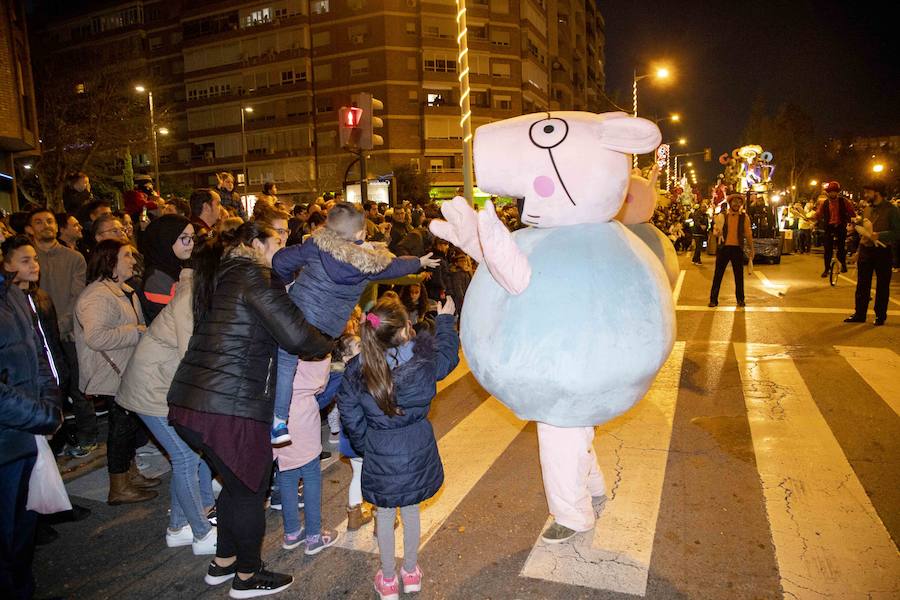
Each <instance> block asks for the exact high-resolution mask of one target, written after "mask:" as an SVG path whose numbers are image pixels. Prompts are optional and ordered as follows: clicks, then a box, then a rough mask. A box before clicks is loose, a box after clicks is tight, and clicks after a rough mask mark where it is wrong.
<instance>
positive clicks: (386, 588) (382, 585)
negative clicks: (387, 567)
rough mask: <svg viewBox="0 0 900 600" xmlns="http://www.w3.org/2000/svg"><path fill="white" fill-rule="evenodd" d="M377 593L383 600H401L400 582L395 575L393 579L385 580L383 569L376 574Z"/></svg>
mask: <svg viewBox="0 0 900 600" xmlns="http://www.w3.org/2000/svg"><path fill="white" fill-rule="evenodd" d="M375 591H376V592H378V597H379V598H381V600H400V581H399V580H398V579H397V576H396V575H394V578H393V579H385V578H384V573H382V572H381V569H378V572H377V573H375Z"/></svg>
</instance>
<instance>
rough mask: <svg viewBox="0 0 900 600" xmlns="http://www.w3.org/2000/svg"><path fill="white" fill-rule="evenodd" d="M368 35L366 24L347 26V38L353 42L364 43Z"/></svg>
mask: <svg viewBox="0 0 900 600" xmlns="http://www.w3.org/2000/svg"><path fill="white" fill-rule="evenodd" d="M368 35H369V26H368V25H353V26H351V27H348V28H347V39H349V40H350V42H351V43H353V44H364V43H365V42H366V37H367V36H368Z"/></svg>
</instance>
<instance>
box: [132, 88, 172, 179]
mask: <svg viewBox="0 0 900 600" xmlns="http://www.w3.org/2000/svg"><path fill="white" fill-rule="evenodd" d="M134 91H136V92H137V93H139V94H143V93H144V92H147V102H148V104H149V105H150V138H151V139H152V140H153V173H154V175H155V176H156V177H155V179H156V193H157V194H159V193H160V186H159V146H158V145H157V143H156V121H155V119H154V115H153V92H152V91H151V90H148V89H147V88H145V87H144V86H142V85H136V86H134ZM168 132H169V130H168V129H167V130H166V133H168ZM166 133H164V134H163V135H166Z"/></svg>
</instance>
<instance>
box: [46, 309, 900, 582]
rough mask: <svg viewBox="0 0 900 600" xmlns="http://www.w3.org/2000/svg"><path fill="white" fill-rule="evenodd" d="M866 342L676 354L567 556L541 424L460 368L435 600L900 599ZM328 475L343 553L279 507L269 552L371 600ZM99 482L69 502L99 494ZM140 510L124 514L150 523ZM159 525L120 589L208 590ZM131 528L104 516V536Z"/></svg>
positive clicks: (715, 346) (613, 442)
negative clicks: (309, 541) (287, 543)
mask: <svg viewBox="0 0 900 600" xmlns="http://www.w3.org/2000/svg"><path fill="white" fill-rule="evenodd" d="M730 318H731V317H730V316H729V315H728V314H725V313H722V314H714V315H712V319H711V320H717V319H719V320H721V319H724V320H727V319H730ZM859 339H860V338H859V337H857V338H850V337H848V338H846V340H845V341H844V342H843V343H842V344H841V345H819V346H814V345H809V346H782V345H773V344H758V343H743V342H735V341H722V342H717V341H709V340H704V341H679V342H676V344H675V347H674V350H673V352H672V354H671V356H670V357H669V359H668V361H667V362H666V364H665V365H664V367H663V368H662V370H661V371H660V373H659V374H658V376H657V378H656V380H655V382H654V384H653V386H652V387H651V389H650V391H649V392H648V394H647V395H646V397H645V398H644V399H643V400H642V401H641V402H639V403H638V404H637V405H636V406H635V407H634V408H633V409H632V410H630V411H629V412H628V413H626V414H625V415H622V416H621V417H620V418H618V419H616V420H614V421H612V422H610V423H606V424H604V425H602V426H600V427H598V428H597V435H596V437H595V443H594V449H595V451H596V454H597V457H598V461H599V463H600V467H601V469H602V471H603V473H604V476H605V480H606V485H607V501H606V503H605V505H604V506H603V508H602V510H601V512H600V514H599V517H598V520H597V525H596V527H595V528H594V530H593V531H591V532H589V533H585V534H579V535H578V536H576V537H575V538H573V540H572V541H571V542H568V543H564V544H559V545H553V546H551V545H546V544H544V543H543V542H542V541H541V540H540V533H541V531H542V530H543V528H544V527H545V526H546V524H547V522H548V515H547V504H546V500H545V498H544V495H543V492H542V483H541V474H540V464H539V460H538V456H537V443H536V432H535V427H534V425H533V424H530V423H527V422H524V421H522V420H520V419H518V418H517V417H516V416H515V415H513V414H512V413H511V412H510V411H509V410H508V409H507V408H506V407H504V406H503V405H502V404H501V403H500V402H498V401H497V400H496V399H495V398H493V397H491V396H490V395H489V394H488V393H487V392H486V391H484V390H483V389H482V388H481V387H480V386H478V384H477V382H476V381H475V380H474V378H473V376H472V374H471V373H470V372H469V370H468V367H467V365H466V363H465V360H462V361H461V362H460V366H459V367H458V368H457V369H456V370H454V372H453V373H451V375H450V376H449V377H448V378H446V379H445V380H444V381H443V382H441V384H440V386H439V389H438V396H437V398H436V399H435V401H434V404H433V408H432V412H431V417H430V418H431V419H432V424H433V427H434V431H435V435H436V437H437V439H438V447H439V451H440V454H441V457H442V459H443V462H444V471H445V483H444V486H443V488H442V489H441V490H440V491H439V493H438V494H437V495H436V496H435V497H434V498H432V499H431V500H429V501H427V502H425V503H423V505H422V510H421V527H422V535H421V538H420V551H419V559H420V561H421V564H422V567H423V569H425V572H426V577H427V583H428V586H429V591H428V592H424V593H425V596H424V597H428V598H432V597H434V598H469V597H474V598H488V597H490V598H573V599H574V598H603V599H607V600H609V599H612V600H624V599H625V598H634V597H646V598H652V599H660V600H662V599H669V598H713V599H718V598H728V599H729V600H731V599H741V600H743V599H748V600H749V599H751V598H752V599H755V598H799V599H806V598H835V599H838V598H840V599H844V598H849V599H853V598H900V553H898V549H897V540H900V514H898V511H897V506H898V505H900V378H898V377H897V374H898V373H900V355H898V353H897V351H896V350H894V349H893V348H890V347H871V346H863V345H861V343H860V342H857V345H853V341H852V340H859ZM325 468H326V472H325V477H324V479H323V502H322V504H323V507H322V508H323V525H324V526H325V527H326V528H328V529H336V530H338V531H339V532H340V533H341V534H342V535H341V537H340V539H339V540H338V543H337V546H336V547H335V548H331V549H329V550H327V551H326V553H323V555H320V556H316V557H315V558H310V557H304V555H303V554H302V553H301V552H296V551H294V552H290V551H283V550H281V549H280V546H281V533H282V528H281V519H280V517H279V516H278V515H277V513H270V515H269V520H268V532H267V536H266V541H265V543H264V547H263V554H264V556H265V557H266V560H271V561H272V563H273V565H274V566H275V567H277V568H278V570H280V571H285V572H291V573H293V574H294V575H295V576H296V577H297V578H298V588H300V587H301V586H302V589H304V591H305V593H306V592H307V591H308V593H306V596H308V597H322V598H325V597H354V598H358V597H359V598H361V597H364V595H363V594H364V591H363V588H365V587H367V586H368V585H369V584H368V578H369V577H370V572H371V570H372V567H373V565H374V564H377V559H376V558H375V557H376V555H377V552H378V550H377V546H376V541H375V537H374V535H373V529H372V526H371V525H368V526H366V527H363V528H362V529H360V530H359V531H356V532H350V533H348V532H347V531H346V526H347V522H346V519H345V517H346V513H345V506H344V504H345V500H346V497H347V484H348V481H349V478H350V469H349V468H348V467H347V466H346V465H345V464H342V463H338V464H332V465H331V466H327V467H325ZM100 475H102V473H100ZM98 476H99V475H98ZM88 479H89V478H88V477H85V478H83V482H84V484H85V485H82V486H81V487H79V485H80V483H79V481H82V480H77V481H76V482H74V483H73V484H70V492H71V493H73V495H74V496H77V497H82V498H91V497H92V496H91V495H90V494H89V493H87V492H85V491H84V489H82V488H85V489H86V485H87V483H89V482H88ZM93 487H98V486H97V484H96V482H95V483H94V484H93ZM100 487H102V488H103V489H104V490H105V487H104V486H100ZM98 499H100V500H102V498H99V496H98ZM142 510H144V511H145V512H144V513H140V512H134V513H127V515H130V516H128V517H127V519H131V518H135V519H137V518H148V517H147V514H146V509H142ZM113 514H114V513H113ZM135 515H137V516H135ZM141 515H143V517H141ZM154 518H155V521H153V524H152V527H153V529H152V531H153V533H152V534H150V537H149V538H147V540H148V541H146V544H145V545H147V544H149V545H147V547H148V548H149V547H150V546H153V547H157V546H160V547H159V552H157V553H156V554H153V555H152V556H149V555H148V554H147V553H144V552H143V551H142V552H141V553H137V554H135V555H134V557H133V558H131V559H129V558H127V557H126V558H124V559H123V562H122V563H121V564H119V565H118V566H117V567H116V569H117V570H115V571H114V572H111V573H110V575H109V577H111V578H122V581H121V585H123V586H125V585H128V586H130V587H129V589H132V588H133V589H134V590H137V589H145V590H147V593H146V594H143V595H142V594H140V593H138V592H137V591H135V594H134V597H157V596H156V595H154V593H151V591H150V590H152V585H153V584H152V583H147V581H151V580H148V579H147V578H146V577H145V576H143V575H141V578H140V579H135V578H134V576H133V575H134V574H135V573H144V572H145V571H144V570H141V569H136V568H135V565H136V564H137V563H136V562H134V561H139V562H140V564H141V565H143V562H144V561H150V563H152V564H153V565H155V566H154V567H153V568H154V569H156V571H154V572H155V573H158V574H159V575H158V578H165V579H166V580H168V579H171V580H172V581H179V582H180V583H179V585H184V586H186V587H185V589H184V590H183V591H182V592H179V593H177V594H174V593H173V594H174V595H169V596H161V597H179V598H180V597H195V596H199V595H202V594H203V593H204V591H203V590H205V587H204V584H203V583H202V580H201V579H199V578H198V577H197V569H199V568H205V566H204V565H203V564H200V562H202V561H200V562H198V563H197V564H192V563H191V562H190V561H183V563H182V562H178V561H172V560H170V559H171V558H172V557H173V556H174V553H175V552H177V550H175V549H172V550H163V549H162V548H161V545H162V544H163V542H162V536H161V534H160V531H161V527H162V525H161V523H162V518H160V517H159V515H157V516H156V517H154ZM127 519H126V518H125V516H124V513H123V518H122V519H121V520H119V521H110V522H109V523H105V524H104V525H103V527H104V529H103V532H104V535H106V533H105V532H106V531H107V528H108V529H109V536H110V538H109V539H112V537H114V533H112V532H114V531H120V530H117V529H115V528H116V527H120V526H121V527H125V526H126V521H127ZM127 526H128V527H131V525H130V524H129V525H127ZM401 527H402V525H401ZM154 536H155V537H154ZM395 538H396V542H397V548H396V551H397V554H398V556H399V555H402V554H403V548H402V535H401V534H400V531H398V534H397V535H396V536H395ZM95 547H96V546H94V545H87V546H85V547H84V548H83V550H84V551H85V552H87V553H90V552H93V551H94V548H95ZM188 554H189V551H188ZM129 560H131V561H132V562H129ZM198 560H199V559H198ZM151 570H152V569H151ZM359 573H363V574H364V575H363V576H362V577H363V579H365V580H366V582H365V585H364V584H363V583H360V581H361V580H360V575H359ZM73 577H74V576H73ZM79 577H80V578H79V579H77V583H76V584H75V586H76V587H75V588H72V590H75V591H72V590H59V591H66V593H67V594H68V593H69V592H71V595H72V597H76V596H77V597H101V596H102V597H106V596H108V594H106V593H105V591H106V590H108V589H111V588H110V586H111V585H112V584H111V583H110V580H107V579H97V578H95V577H94V576H93V575H84V576H83V577H82V576H79ZM151 579H152V578H151ZM157 585H159V582H158V581H157ZM79 586H81V587H79ZM92 586H93V587H92ZM141 586H145V587H141ZM76 588H77V589H76ZM91 590H101V591H103V592H104V593H103V594H100V592H97V593H96V594H93V593H92V591H91ZM306 596H304V597H306Z"/></svg>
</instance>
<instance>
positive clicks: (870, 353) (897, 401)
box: [834, 346, 900, 415]
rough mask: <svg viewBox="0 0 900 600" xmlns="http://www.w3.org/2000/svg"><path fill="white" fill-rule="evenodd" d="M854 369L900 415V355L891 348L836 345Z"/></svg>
mask: <svg viewBox="0 0 900 600" xmlns="http://www.w3.org/2000/svg"><path fill="white" fill-rule="evenodd" d="M834 349H835V350H837V351H838V354H840V355H841V356H843V357H844V360H846V361H847V362H848V363H850V366H851V367H853V370H854V371H856V372H857V373H859V375H860V377H862V378H863V379H865V380H866V383H867V384H869V386H870V387H871V388H872V389H873V390H875V393H876V394H878V395H879V396H881V399H882V400H884V402H885V404H887V405H888V406H890V407H891V408H892V409H893V410H894V412H895V413H896V414H897V415H900V379H898V377H897V376H898V374H900V356H897V354H896V353H895V352H894V351H893V350H890V349H889V348H861V347H859V346H835V347H834Z"/></svg>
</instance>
